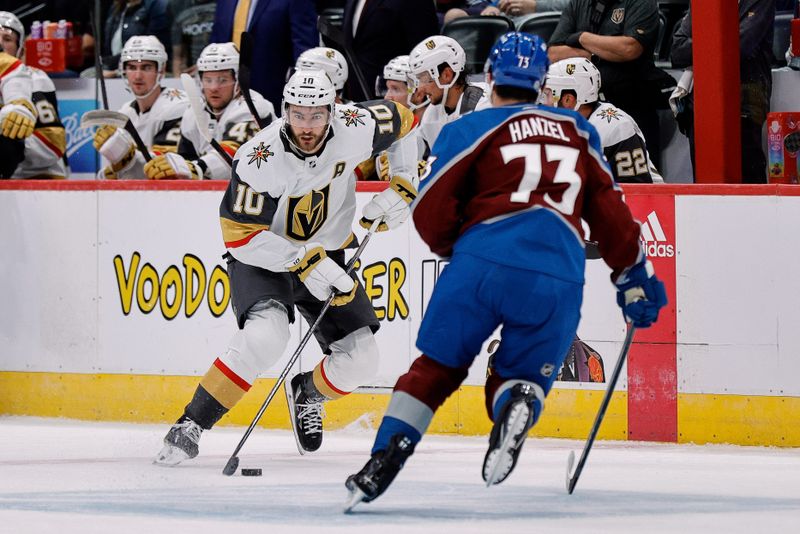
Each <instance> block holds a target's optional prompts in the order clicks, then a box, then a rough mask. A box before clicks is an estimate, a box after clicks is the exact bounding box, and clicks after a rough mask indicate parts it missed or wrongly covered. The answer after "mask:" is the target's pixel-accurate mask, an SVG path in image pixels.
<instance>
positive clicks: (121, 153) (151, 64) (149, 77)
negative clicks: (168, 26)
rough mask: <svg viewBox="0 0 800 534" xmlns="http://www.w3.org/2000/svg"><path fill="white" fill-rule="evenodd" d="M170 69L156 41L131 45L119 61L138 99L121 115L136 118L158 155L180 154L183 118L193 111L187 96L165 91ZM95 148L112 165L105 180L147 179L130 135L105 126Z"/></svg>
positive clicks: (142, 39)
mask: <svg viewBox="0 0 800 534" xmlns="http://www.w3.org/2000/svg"><path fill="white" fill-rule="evenodd" d="M166 65H167V52H166V50H165V49H164V45H162V44H161V42H160V41H159V40H158V39H157V38H156V37H154V36H152V35H137V36H134V37H131V38H130V39H128V41H127V42H126V43H125V46H124V47H123V48H122V54H121V55H120V59H119V70H120V72H121V73H122V76H123V77H124V79H125V84H126V85H127V87H128V89H129V90H130V91H131V93H133V96H134V98H133V100H131V101H130V102H127V103H126V104H124V105H123V106H122V108H120V110H119V111H120V112H122V113H124V114H125V115H127V116H128V117H130V119H131V123H132V124H133V126H134V127H135V128H136V131H137V132H138V133H139V136H140V137H141V138H142V141H143V142H144V144H145V145H146V146H147V148H148V149H149V150H150V152H151V153H152V154H153V155H159V154H164V153H166V152H175V151H176V150H177V149H178V141H180V134H181V132H180V121H181V117H182V116H183V112H184V111H185V110H186V108H188V107H189V100H188V99H187V98H186V95H185V94H184V92H183V91H181V90H179V89H167V88H165V87H162V86H161V79H162V78H163V77H164V71H165V68H166ZM94 147H95V149H97V151H98V152H100V154H102V156H103V157H104V158H105V159H106V160H107V161H108V162H109V165H108V166H106V167H105V168H103V170H102V171H101V172H100V175H101V177H103V178H107V179H135V178H145V177H146V176H145V172H144V163H145V160H144V156H143V155H142V154H141V153H140V152H139V151H137V150H136V147H135V145H134V142H133V139H132V138H131V136H130V135H129V134H128V132H126V131H124V130H122V129H117V128H115V127H114V126H111V125H108V126H101V127H100V128H98V129H97V131H96V132H95V134H94Z"/></svg>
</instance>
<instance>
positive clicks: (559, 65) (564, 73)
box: [545, 57, 601, 109]
mask: <svg viewBox="0 0 800 534" xmlns="http://www.w3.org/2000/svg"><path fill="white" fill-rule="evenodd" d="M600 83H601V82H600V71H599V70H597V67H595V66H594V63H592V62H591V61H589V60H588V59H585V58H582V57H573V58H569V59H562V60H561V61H556V62H555V63H553V64H552V65H550V68H549V69H548V71H547V80H546V81H545V85H546V86H547V88H548V89H549V90H551V91H552V92H553V100H554V101H555V102H558V101H559V99H560V98H561V93H562V92H563V91H567V90H571V91H575V95H576V98H577V104H575V109H578V107H579V106H581V105H582V104H591V103H592V102H597V100H599V98H600Z"/></svg>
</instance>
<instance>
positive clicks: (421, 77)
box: [414, 70, 433, 86]
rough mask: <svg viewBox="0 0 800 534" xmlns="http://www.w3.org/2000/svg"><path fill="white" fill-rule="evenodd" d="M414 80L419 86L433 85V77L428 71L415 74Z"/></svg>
mask: <svg viewBox="0 0 800 534" xmlns="http://www.w3.org/2000/svg"><path fill="white" fill-rule="evenodd" d="M414 80H415V81H416V84H417V86H420V85H424V84H427V83H433V76H431V73H430V72H428V71H427V70H426V71H423V72H415V73H414Z"/></svg>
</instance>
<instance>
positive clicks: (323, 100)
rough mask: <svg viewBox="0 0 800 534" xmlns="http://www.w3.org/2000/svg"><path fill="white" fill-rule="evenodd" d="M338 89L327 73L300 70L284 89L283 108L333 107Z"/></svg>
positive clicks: (317, 70) (316, 70)
mask: <svg viewBox="0 0 800 534" xmlns="http://www.w3.org/2000/svg"><path fill="white" fill-rule="evenodd" d="M335 100H336V89H335V88H334V87H333V82H332V81H331V79H330V78H328V75H327V74H325V71H322V70H319V69H314V70H298V71H295V73H294V74H292V77H291V78H289V81H288V82H286V85H285V86H284V88H283V106H284V108H285V107H286V106H287V105H289V104H294V105H295V106H309V107H314V106H333V103H334V101H335Z"/></svg>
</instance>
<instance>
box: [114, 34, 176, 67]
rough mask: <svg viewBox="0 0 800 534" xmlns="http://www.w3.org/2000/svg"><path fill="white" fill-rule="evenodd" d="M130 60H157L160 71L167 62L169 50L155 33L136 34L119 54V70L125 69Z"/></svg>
mask: <svg viewBox="0 0 800 534" xmlns="http://www.w3.org/2000/svg"><path fill="white" fill-rule="evenodd" d="M129 61H155V62H156V64H158V70H159V72H160V71H161V70H162V69H163V68H164V65H166V64H167V51H166V50H165V49H164V45H163V44H161V41H159V40H158V38H156V37H155V36H153V35H134V36H133V37H131V38H130V39H128V40H127V41H126V42H125V46H123V47H122V53H121V54H120V56H119V70H120V72H122V71H124V70H125V63H127V62H129Z"/></svg>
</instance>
